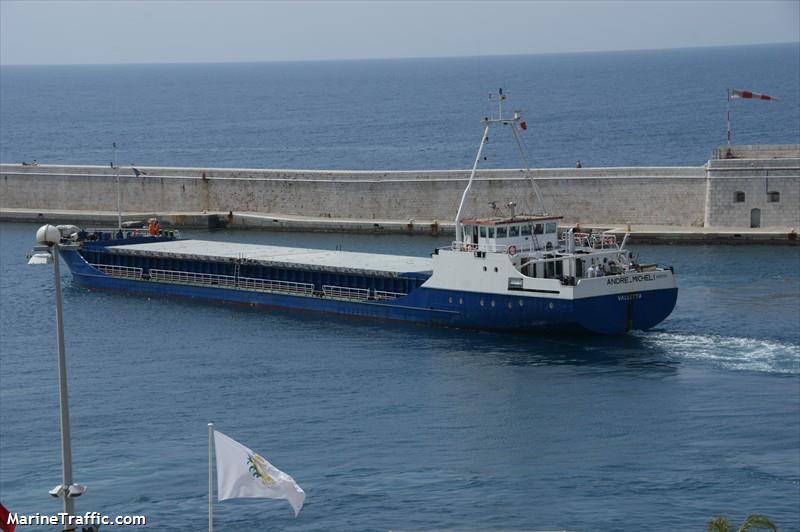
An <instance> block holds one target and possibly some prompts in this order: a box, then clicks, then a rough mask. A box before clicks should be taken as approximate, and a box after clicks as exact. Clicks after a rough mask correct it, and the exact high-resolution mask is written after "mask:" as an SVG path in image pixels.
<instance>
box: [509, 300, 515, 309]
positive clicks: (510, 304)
mask: <svg viewBox="0 0 800 532" xmlns="http://www.w3.org/2000/svg"><path fill="white" fill-rule="evenodd" d="M512 308H514V304H513V303H511V301H509V302H508V310H511V309H512Z"/></svg>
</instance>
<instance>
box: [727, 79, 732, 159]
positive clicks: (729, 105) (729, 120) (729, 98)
mask: <svg viewBox="0 0 800 532" xmlns="http://www.w3.org/2000/svg"><path fill="white" fill-rule="evenodd" d="M727 122H728V147H729V148H730V147H731V136H732V135H731V90H730V89H728V120H727Z"/></svg>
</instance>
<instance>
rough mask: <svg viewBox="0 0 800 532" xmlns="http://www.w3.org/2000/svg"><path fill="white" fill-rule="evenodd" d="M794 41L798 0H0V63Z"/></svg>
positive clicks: (799, 37) (799, 25) (799, 30)
mask: <svg viewBox="0 0 800 532" xmlns="http://www.w3.org/2000/svg"><path fill="white" fill-rule="evenodd" d="M778 42H800V0H791V1H777V0H776V1H771V0H758V1H756V0H746V1H723V0H715V1H689V0H685V1H656V0H646V1H638V2H637V1H634V0H628V1H613V2H612V1H608V2H606V1H599V0H597V1H579V0H573V1H570V0H566V1H515V2H508V1H489V0H482V1H473V2H467V1H460V0H449V1H404V2H397V1H366V0H364V1H347V2H344V1H333V0H330V1H310V0H306V1H303V0H300V1H292V2H285V1H274V2H269V1H257V0H252V1H226V2H223V1H213V0H207V1H192V0H184V1H156V0H138V1H128V0H119V1H70V0H58V1H39V0H26V1H18V0H0V64H2V65H12V64H125V63H209V62H234V61H236V62H243V61H296V60H330V59H378V58H399V57H449V56H488V55H506V54H536V53H561V52H584V51H605V50H630V49H653V48H684V47H696V46H721V45H722V46H724V45H745V44H760V43H778Z"/></svg>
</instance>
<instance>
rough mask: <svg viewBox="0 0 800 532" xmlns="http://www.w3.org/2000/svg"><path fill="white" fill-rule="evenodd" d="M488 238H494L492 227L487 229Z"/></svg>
mask: <svg viewBox="0 0 800 532" xmlns="http://www.w3.org/2000/svg"><path fill="white" fill-rule="evenodd" d="M489 238H494V227H490V228H489Z"/></svg>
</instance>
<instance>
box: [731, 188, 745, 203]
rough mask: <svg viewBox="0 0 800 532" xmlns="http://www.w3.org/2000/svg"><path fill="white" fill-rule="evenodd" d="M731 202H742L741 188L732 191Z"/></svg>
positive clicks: (742, 193)
mask: <svg viewBox="0 0 800 532" xmlns="http://www.w3.org/2000/svg"><path fill="white" fill-rule="evenodd" d="M733 202H734V203H744V192H742V191H741V190H737V191H736V192H734V193H733Z"/></svg>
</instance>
